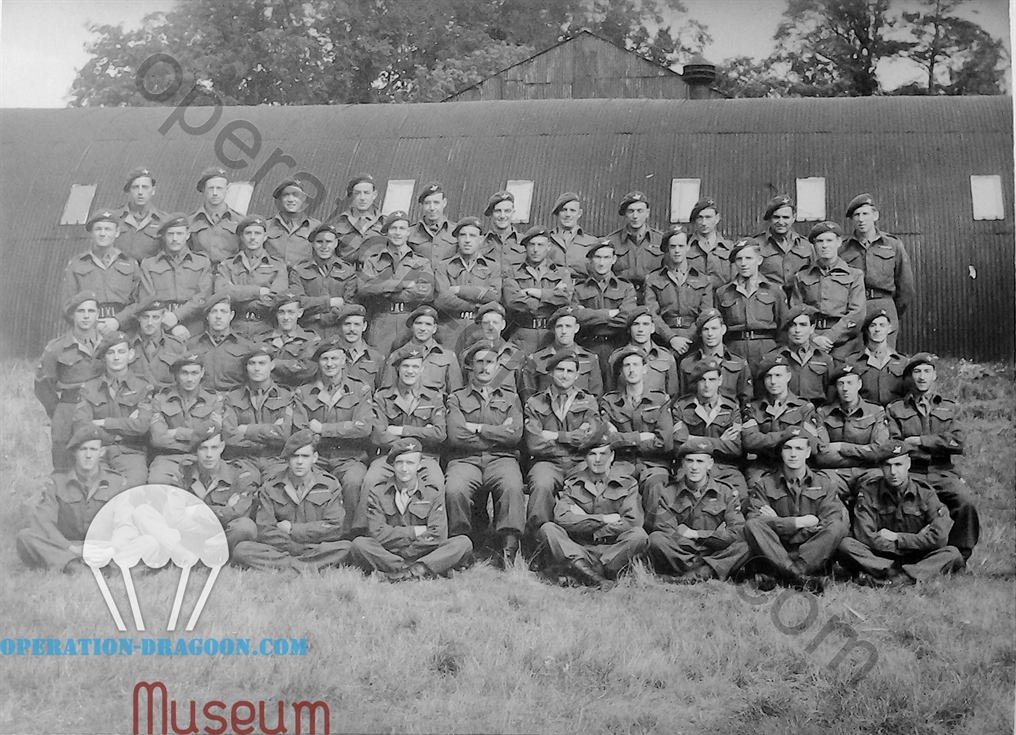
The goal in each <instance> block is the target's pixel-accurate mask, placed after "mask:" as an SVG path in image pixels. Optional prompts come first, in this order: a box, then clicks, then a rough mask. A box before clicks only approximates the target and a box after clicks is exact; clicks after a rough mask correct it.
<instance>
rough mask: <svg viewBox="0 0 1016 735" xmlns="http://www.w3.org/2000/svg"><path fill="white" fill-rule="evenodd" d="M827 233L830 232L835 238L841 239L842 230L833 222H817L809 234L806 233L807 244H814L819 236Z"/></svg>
mask: <svg viewBox="0 0 1016 735" xmlns="http://www.w3.org/2000/svg"><path fill="white" fill-rule="evenodd" d="M827 232H831V233H833V234H834V235H836V236H837V237H843V228H842V227H840V226H839V225H838V224H836V223H835V222H829V221H826V222H819V223H818V224H816V225H815V226H814V227H812V228H811V232H809V233H808V242H815V240H816V239H817V238H818V236H819V235H824V234H825V233H827Z"/></svg>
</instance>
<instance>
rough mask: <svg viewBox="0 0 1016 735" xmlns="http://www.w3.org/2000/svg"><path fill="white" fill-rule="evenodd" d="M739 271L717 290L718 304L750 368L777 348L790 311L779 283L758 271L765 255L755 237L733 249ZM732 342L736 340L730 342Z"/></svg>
mask: <svg viewBox="0 0 1016 735" xmlns="http://www.w3.org/2000/svg"><path fill="white" fill-rule="evenodd" d="M730 262H731V263H733V264H734V269H735V271H736V275H735V276H734V278H733V280H731V281H730V282H729V283H727V284H725V285H723V286H720V288H718V289H717V290H716V296H715V301H716V308H717V309H719V310H720V313H721V314H723V322H724V323H725V324H726V325H727V343H728V344H730V348H731V351H732V352H736V353H737V354H739V355H741V357H743V358H744V359H746V360H747V361H748V365H749V367H750V368H751V369H753V370H754V369H755V368H757V367H758V364H759V362H761V360H762V358H763V357H764V356H765V355H766V354H768V353H769V352H772V351H773V350H774V349H776V337H777V334H778V332H779V329H780V327H781V326H782V325H783V321H784V319H785V318H786V314H787V297H786V294H785V293H784V292H783V289H782V288H780V286H779V285H778V284H776V283H774V282H772V281H770V280H769V279H768V278H766V277H765V276H763V275H761V274H760V273H759V266H760V265H762V256H761V254H760V253H759V245H758V243H757V242H756V241H754V240H739V241H738V242H737V244H735V245H734V247H733V248H731V250H730ZM731 343H733V344H731Z"/></svg>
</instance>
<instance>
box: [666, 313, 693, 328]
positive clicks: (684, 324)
mask: <svg viewBox="0 0 1016 735" xmlns="http://www.w3.org/2000/svg"><path fill="white" fill-rule="evenodd" d="M663 321H665V322H666V323H667V326H668V327H673V328H677V329H687V328H689V327H693V326H695V320H694V319H693V318H691V317H690V316H665V317H663Z"/></svg>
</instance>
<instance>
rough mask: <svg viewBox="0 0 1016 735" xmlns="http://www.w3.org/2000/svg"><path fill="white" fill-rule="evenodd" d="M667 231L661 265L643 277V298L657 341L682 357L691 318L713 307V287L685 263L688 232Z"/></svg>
mask: <svg viewBox="0 0 1016 735" xmlns="http://www.w3.org/2000/svg"><path fill="white" fill-rule="evenodd" d="M669 232H672V233H673V234H670V235H669V236H668V237H667V239H666V240H664V241H663V266H662V267H660V268H659V269H657V270H655V271H653V272H652V273H650V274H649V275H647V276H646V282H645V292H644V297H645V303H646V306H647V307H649V311H650V312H651V313H652V314H653V318H654V319H655V320H656V337H657V339H658V340H660V341H661V344H663V345H667V346H669V347H670V349H672V350H673V351H674V352H676V353H677V354H678V355H684V354H685V353H687V352H688V350H689V349H691V340H692V338H693V337H694V336H695V329H694V327H695V319H696V318H698V315H699V314H701V313H702V312H703V311H705V310H706V309H709V308H712V306H713V284H712V281H711V280H710V278H709V276H708V275H706V274H705V273H699V272H698V271H697V270H695V269H694V268H692V267H691V266H690V265H689V264H688V233H687V232H685V231H684V229H683V228H681V229H678V228H671V229H670V230H668V233H669Z"/></svg>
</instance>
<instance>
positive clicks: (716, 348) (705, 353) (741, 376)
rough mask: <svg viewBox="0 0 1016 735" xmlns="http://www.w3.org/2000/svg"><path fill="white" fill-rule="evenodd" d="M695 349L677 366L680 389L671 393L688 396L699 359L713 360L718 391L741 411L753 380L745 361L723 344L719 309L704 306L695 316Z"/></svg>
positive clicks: (725, 331)
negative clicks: (718, 375) (717, 368)
mask: <svg viewBox="0 0 1016 735" xmlns="http://www.w3.org/2000/svg"><path fill="white" fill-rule="evenodd" d="M695 333H696V335H697V336H698V340H697V344H698V349H696V350H692V351H690V352H689V353H688V354H687V355H685V356H684V358H683V359H682V360H681V365H680V367H679V371H680V373H679V374H680V378H681V383H680V386H681V390H680V392H679V393H674V395H680V396H688V395H690V394H692V393H694V392H695V383H696V381H695V380H694V379H693V377H694V376H693V375H692V373H693V372H694V371H695V370H696V366H698V365H699V363H700V362H702V361H703V360H714V361H716V362H717V363H718V364H719V368H720V393H722V394H723V395H725V396H729V397H730V398H731V399H733V400H734V401H735V402H736V403H737V404H738V405H739V406H740V407H741V409H742V410H743V409H744V408H745V407H746V406H747V405H748V403H749V402H750V401H751V399H752V398H753V397H754V383H753V381H752V376H751V368H750V367H749V365H748V361H747V360H746V359H744V358H743V357H741V356H740V355H735V354H734V353H733V352H731V351H730V350H729V349H727V347H726V345H725V344H724V341H723V338H724V336H725V335H726V334H727V325H726V324H725V323H724V321H723V315H722V314H721V313H720V311H719V309H706V310H705V311H703V312H702V313H701V314H699V315H698V318H697V319H695Z"/></svg>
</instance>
